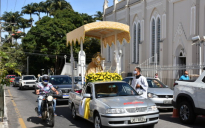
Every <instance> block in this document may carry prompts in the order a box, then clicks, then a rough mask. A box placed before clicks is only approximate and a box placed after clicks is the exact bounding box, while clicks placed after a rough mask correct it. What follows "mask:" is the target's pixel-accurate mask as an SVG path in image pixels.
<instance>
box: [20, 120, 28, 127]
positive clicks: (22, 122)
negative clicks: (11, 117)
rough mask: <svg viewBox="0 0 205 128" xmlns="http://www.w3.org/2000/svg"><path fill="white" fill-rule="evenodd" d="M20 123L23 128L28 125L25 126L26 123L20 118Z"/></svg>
mask: <svg viewBox="0 0 205 128" xmlns="http://www.w3.org/2000/svg"><path fill="white" fill-rule="evenodd" d="M19 123H20V125H21V128H26V125H25V123H24V121H23V119H22V118H19Z"/></svg>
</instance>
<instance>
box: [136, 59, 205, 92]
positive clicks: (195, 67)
mask: <svg viewBox="0 0 205 128" xmlns="http://www.w3.org/2000/svg"><path fill="white" fill-rule="evenodd" d="M152 58H153V57H151V58H149V59H148V60H146V61H145V62H144V63H142V64H140V65H138V66H139V67H141V69H142V74H143V75H144V76H146V77H152V78H153V77H154V76H155V73H158V76H159V78H160V80H161V81H162V82H163V83H165V84H166V85H168V86H169V87H170V88H173V85H174V81H176V80H178V79H179V78H180V76H181V75H183V74H184V71H188V73H189V77H190V79H191V80H195V79H197V78H198V76H199V72H200V69H201V70H202V69H203V67H205V63H204V64H202V65H199V64H197V63H192V64H187V65H180V64H176V65H158V64H157V62H156V61H155V62H154V63H150V62H152ZM150 60H151V61H150ZM155 60H156V59H155Z"/></svg>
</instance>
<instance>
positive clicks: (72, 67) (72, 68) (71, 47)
mask: <svg viewBox="0 0 205 128" xmlns="http://www.w3.org/2000/svg"><path fill="white" fill-rule="evenodd" d="M72 44H73V43H71V44H70V52H71V70H72V91H73V92H74V66H73V64H74V58H73V45H72Z"/></svg>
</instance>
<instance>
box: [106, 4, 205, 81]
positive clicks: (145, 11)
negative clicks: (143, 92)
mask: <svg viewBox="0 0 205 128" xmlns="http://www.w3.org/2000/svg"><path fill="white" fill-rule="evenodd" d="M125 1H127V2H125ZM122 3H123V4H124V7H123V8H120V9H119V10H112V11H111V9H114V7H109V8H108V10H107V11H105V13H104V20H105V21H116V22H121V23H124V24H128V25H129V26H130V36H131V41H130V43H126V42H125V43H124V44H123V45H119V46H118V47H119V48H121V49H122V51H123V64H122V66H123V69H124V71H125V72H126V73H127V72H132V71H133V69H134V67H136V66H139V65H140V64H142V63H143V62H145V61H146V60H148V59H149V58H150V57H151V49H152V45H151V42H152V38H151V36H152V33H151V31H152V28H151V25H152V19H154V20H155V22H157V19H158V18H159V19H160V46H159V47H160V48H159V49H160V50H159V51H160V56H159V58H160V61H159V63H158V65H159V66H160V65H170V66H175V65H178V64H186V65H191V64H193V63H198V61H199V57H198V56H199V47H198V46H197V45H192V40H191V38H192V37H193V36H196V35H200V36H203V35H205V26H204V20H205V17H204V12H205V1H204V0H121V1H119V2H118V3H117V4H116V7H118V5H120V6H122ZM127 3H128V5H127V6H126V4H127ZM129 3H132V4H129ZM114 6H115V5H114ZM105 10H106V9H105ZM138 23H140V25H141V36H140V38H141V41H140V43H141V44H139V62H138V63H133V46H134V45H133V41H134V36H133V34H134V32H133V28H134V24H138ZM155 24H156V25H157V23H155ZM156 25H155V26H156ZM156 31H157V30H156ZM156 38H157V37H156V36H155V39H156ZM156 42H157V41H156ZM106 49H107V48H106ZM114 50H115V49H114V46H112V50H111V51H114ZM204 50H205V47H204V46H202V58H203V62H204V60H205V53H204ZM104 51H107V50H103V52H104ZM107 53H108V52H104V53H103V55H104V56H106V57H107ZM180 54H181V55H182V56H181V57H179V56H180ZM112 58H114V56H113V55H112ZM185 58H186V59H185ZM184 60H185V62H183V61H184ZM112 61H114V59H112ZM109 64H112V65H113V66H114V65H115V62H110V63H106V65H109ZM175 74H176V73H175V72H173V73H169V74H164V75H165V76H166V77H170V78H176V77H178V76H175ZM153 75H154V74H153Z"/></svg>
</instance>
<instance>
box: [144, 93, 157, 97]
mask: <svg viewBox="0 0 205 128" xmlns="http://www.w3.org/2000/svg"><path fill="white" fill-rule="evenodd" d="M147 97H148V98H158V96H157V95H156V94H154V93H150V92H148V93H147Z"/></svg>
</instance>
